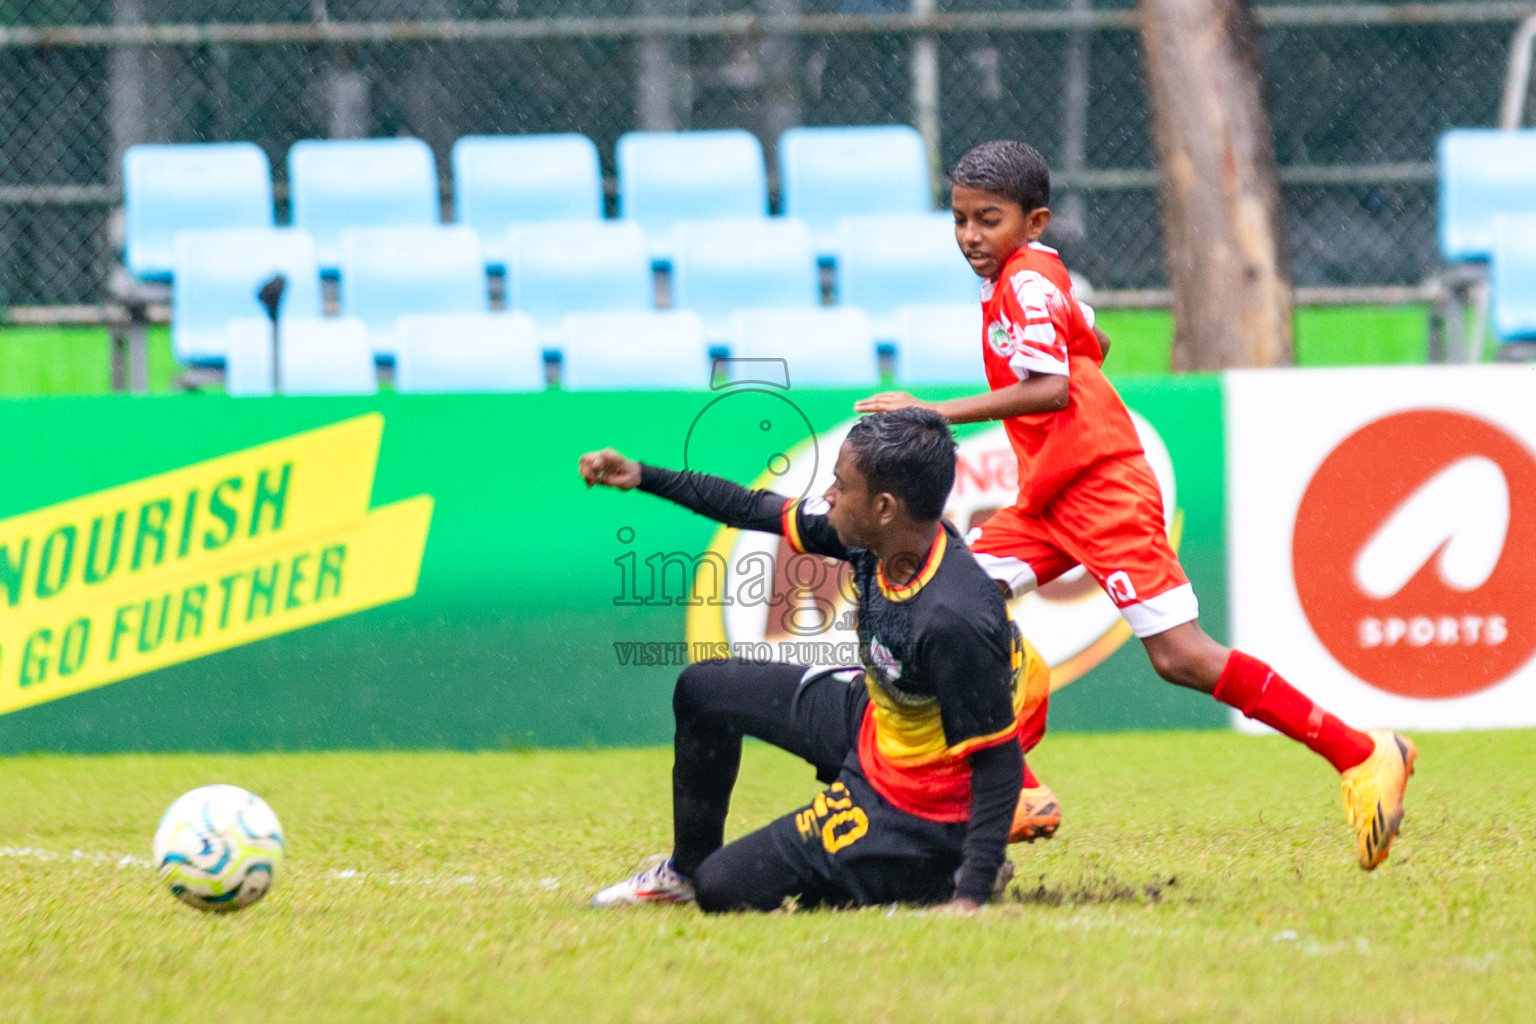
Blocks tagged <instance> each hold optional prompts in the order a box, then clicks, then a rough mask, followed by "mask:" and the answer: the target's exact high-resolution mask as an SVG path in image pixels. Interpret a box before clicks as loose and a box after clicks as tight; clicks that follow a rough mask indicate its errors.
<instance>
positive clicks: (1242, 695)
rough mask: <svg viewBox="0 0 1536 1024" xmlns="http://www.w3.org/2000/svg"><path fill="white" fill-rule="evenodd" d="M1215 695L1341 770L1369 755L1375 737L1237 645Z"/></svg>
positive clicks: (1224, 702) (1218, 681)
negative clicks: (1349, 723)
mask: <svg viewBox="0 0 1536 1024" xmlns="http://www.w3.org/2000/svg"><path fill="white" fill-rule="evenodd" d="M1214 696H1215V698H1216V699H1217V700H1219V701H1221V702H1222V703H1223V704H1229V705H1231V706H1232V707H1234V708H1237V710H1239V711H1241V712H1242V713H1243V714H1245V715H1247V716H1248V717H1249V718H1252V719H1254V720H1255V721H1259V722H1263V723H1264V724H1265V725H1267V726H1269V727H1270V728H1271V729H1275V730H1277V731H1279V732H1282V733H1284V734H1285V735H1287V736H1289V737H1290V738H1291V739H1293V740H1297V741H1299V742H1301V743H1305V744H1306V745H1307V749H1308V750H1311V751H1313V752H1315V753H1318V754H1321V755H1322V756H1323V757H1325V758H1327V760H1328V763H1329V764H1331V765H1333V767H1334V768H1335V769H1337V770H1338V771H1341V772H1342V771H1344V770H1345V769H1346V768H1353V767H1354V766H1355V765H1357V764H1359V763H1360V762H1361V761H1364V760H1365V759H1366V758H1367V757H1370V756H1371V751H1372V750H1374V749H1375V746H1376V744H1375V742H1374V741H1373V740H1372V739H1371V738H1370V737H1369V736H1367V735H1366V734H1365V733H1363V732H1360V731H1359V730H1358V729H1351V728H1350V727H1349V726H1347V725H1345V724H1344V723H1343V722H1341V721H1339V720H1338V719H1337V718H1335V717H1334V716H1333V715H1330V714H1328V713H1327V712H1326V711H1324V710H1323V709H1322V708H1320V707H1318V706H1317V705H1316V704H1314V703H1312V701H1311V699H1310V698H1308V697H1307V695H1306V694H1304V693H1302V692H1301V691H1300V690H1298V689H1296V687H1294V686H1292V685H1291V684H1290V683H1288V682H1286V681H1285V680H1284V679H1282V678H1280V675H1279V673H1277V672H1276V671H1275V670H1274V669H1272V668H1270V667H1269V666H1268V665H1266V664H1264V663H1263V662H1262V661H1260V660H1259V659H1257V658H1251V657H1249V656H1248V655H1246V654H1244V653H1243V652H1242V651H1233V652H1232V656H1231V657H1230V658H1228V659H1227V667H1226V668H1224V669H1222V672H1221V678H1220V679H1219V680H1217V681H1216V692H1215V694H1214Z"/></svg>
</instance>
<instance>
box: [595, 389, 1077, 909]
mask: <svg viewBox="0 0 1536 1024" xmlns="http://www.w3.org/2000/svg"><path fill="white" fill-rule="evenodd" d="M580 471H581V475H582V478H583V479H584V480H586V482H587V484H588V485H589V486H592V485H597V484H601V485H603V486H607V487H615V488H619V489H621V490H630V489H632V488H635V487H639V488H640V489H641V490H644V491H649V492H650V493H652V494H656V495H659V496H661V497H663V498H667V499H669V500H671V501H674V502H676V503H678V504H679V505H682V506H684V507H686V508H690V509H692V510H693V511H695V512H698V513H700V514H702V515H706V516H709V517H710V518H711V519H715V520H718V521H720V522H722V523H725V524H727V525H729V526H734V527H739V528H743V529H752V530H762V531H766V532H770V533H780V534H783V535H784V536H785V537H786V538H787V539H788V540H789V543H790V545H791V546H792V547H793V548H794V549H795V550H796V551H801V552H810V553H814V554H820V555H826V556H830V557H832V558H838V559H842V560H845V561H847V562H850V563H852V566H853V569H854V579H855V582H856V585H857V592H858V637H859V652H860V660H861V662H862V663H863V666H864V667H863V670H862V673H860V672H859V670H857V669H854V670H841V671H839V670H836V669H815V668H807V667H805V666H803V665H787V664H775V663H770V664H761V663H749V662H744V661H738V660H735V659H730V660H723V661H707V662H701V663H699V664H695V665H691V666H689V667H688V668H687V669H685V670H684V671H683V673H682V675H681V676H679V677H678V681H677V688H676V691H675V693H674V696H673V700H672V706H673V711H674V713H675V715H676V718H677V731H676V736H675V740H674V744H675V759H674V763H673V769H672V798H673V849H672V853H671V855H670V856H669V857H667V856H663V857H657V858H655V859H653V861H652V862H650V863H649V864H647V865H645V866H643V867H642V869H641V870H640V871H639V872H638V873H637V874H635V875H634V876H633V877H631V878H628V879H626V880H624V881H622V882H619V883H617V884H615V885H612V886H610V887H608V888H607V889H604V890H603V891H602V892H600V893H598V894H597V895H596V896H595V897H593V899H592V903H593V905H594V906H621V905H627V904H636V903H686V902H691V901H694V900H697V902H698V904H699V906H700V907H701V908H702V909H704V910H706V911H710V912H718V911H729V910H773V909H776V908H778V907H779V906H780V905H781V904H782V903H783V902H784V900H785V899H786V898H794V899H796V900H798V901H799V903H800V905H801V906H815V905H820V904H827V905H833V906H863V905H868V904H877V903H892V902H909V903H924V904H932V903H943V902H945V901H952V904H953V906H954V907H955V908H956V909H975V908H977V907H979V906H980V905H981V904H983V903H985V902H986V901H987V899H988V898H989V897H990V896H991V895H992V892H993V887H994V882H995V880H996V879H997V878H998V877H999V869H1000V868H1001V867H1002V865H1003V861H1004V852H1005V850H1006V845H1007V841H1008V831H1009V825H1010V823H1011V822H1012V818H1013V812H1014V807H1015V804H1016V803H1017V801H1018V796H1019V787H1020V784H1021V782H1022V778H1023V770H1024V759H1023V754H1024V750H1025V747H1024V745H1023V744H1021V738H1020V723H1021V722H1023V721H1025V720H1027V719H1028V718H1029V717H1030V715H1031V713H1032V712H1033V711H1034V710H1035V709H1036V708H1038V707H1039V706H1040V704H1041V703H1042V702H1043V701H1045V700H1046V699H1047V696H1048V692H1049V689H1050V683H1049V680H1050V674H1049V670H1048V669H1047V668H1046V666H1045V663H1044V662H1043V661H1042V660H1041V659H1040V657H1039V655H1038V654H1036V653H1035V652H1034V650H1033V649H1032V648H1031V647H1030V646H1029V645H1028V644H1027V643H1026V642H1025V641H1024V639H1023V638H1022V637H1021V636H1020V634H1019V631H1018V628H1017V627H1016V626H1015V625H1014V623H1013V621H1012V619H1011V618H1010V617H1009V615H1008V609H1007V606H1006V604H1005V603H1004V601H1003V598H1002V595H1001V594H1000V592H999V591H998V588H997V585H996V584H994V583H993V582H992V581H991V579H989V578H988V577H987V575H986V573H985V572H984V571H982V569H981V568H980V567H979V566H978V565H977V564H976V562H975V560H974V559H973V558H972V557H971V554H970V552H969V551H968V550H967V549H966V547H965V544H964V542H963V541H962V540H961V538H960V536H959V535H958V534H957V533H956V532H955V530H954V527H952V526H951V525H950V524H948V523H947V522H945V521H944V520H942V519H941V518H940V513H941V512H942V511H943V507H944V502H945V499H946V498H947V497H948V495H949V491H950V488H951V486H953V483H954V476H955V442H954V439H953V437H952V436H951V434H950V431H949V425H948V423H947V422H946V421H945V420H944V419H943V418H942V417H940V416H938V415H937V414H935V413H932V412H929V411H926V410H921V409H902V410H899V411H896V412H884V413H877V414H875V415H871V416H866V417H864V418H863V419H861V420H859V421H858V422H857V423H856V424H855V425H854V427H853V429H852V430H850V431H849V433H848V437H847V440H846V441H844V442H843V446H842V449H841V451H840V452H839V453H838V457H837V463H836V467H835V469H834V474H833V484H832V486H831V487H830V488H829V489H828V490H827V493H826V495H825V511H812V510H811V509H810V508H808V507H807V506H808V505H809V504H811V503H810V502H801V501H791V500H790V499H788V498H785V497H784V496H782V495H778V494H774V493H771V492H768V491H749V490H747V489H746V488H743V487H740V486H738V485H736V484H734V483H731V482H730V481H728V480H722V479H720V478H719V477H713V476H707V475H704V474H699V473H688V472H681V473H679V472H674V471H671V470H666V469H659V468H657V467H654V466H646V465H641V464H640V463H638V462H635V461H634V460H632V459H628V458H626V457H625V456H623V455H621V454H619V453H618V452H616V451H614V450H612V449H607V450H604V451H600V452H592V453H589V454H587V455H584V456H582V458H581V463H580ZM816 504H818V505H819V504H820V503H816ZM861 674H862V680H859V676H860V675H861ZM743 735H749V736H756V737H758V738H760V739H763V740H766V741H767V742H769V743H772V744H774V745H775V746H778V747H781V748H783V749H784V750H787V751H789V752H791V753H793V754H795V755H797V756H799V757H802V758H804V759H805V760H806V761H807V762H809V763H810V764H811V765H813V766H814V767H815V768H816V770H817V777H818V778H819V779H820V780H821V781H823V782H828V783H830V787H829V788H828V789H827V790H825V791H824V792H822V793H821V794H819V795H818V796H817V797H816V799H815V800H814V801H813V802H812V803H811V804H809V805H808V806H806V807H804V808H802V809H801V810H799V811H796V812H794V813H791V814H787V815H785V816H784V817H782V818H779V819H778V820H776V821H774V822H772V823H771V824H769V825H767V826H766V827H764V828H761V829H759V830H757V831H756V832H753V833H751V834H750V835H747V836H744V837H743V838H741V839H738V840H736V841H735V842H733V843H731V844H729V845H724V828H725V818H726V812H727V810H728V808H729V806H730V798H731V790H732V788H733V787H734V785H735V782H736V774H737V770H738V769H739V767H740V763H741V738H742V736H743ZM1032 739H1035V740H1037V739H1038V736H1034V737H1032ZM1025 742H1028V740H1026V741H1025Z"/></svg>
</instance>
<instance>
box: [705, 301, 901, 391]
mask: <svg viewBox="0 0 1536 1024" xmlns="http://www.w3.org/2000/svg"><path fill="white" fill-rule="evenodd" d="M730 352H731V355H732V356H733V357H736V358H746V359H783V360H785V361H786V362H787V363H788V365H789V382H790V386H791V387H854V386H873V385H876V384H878V383H879V382H880V370H879V365H878V361H877V360H876V357H875V341H874V335H873V333H872V332H871V330H870V326H869V317H868V316H866V315H865V314H864V311H863V310H861V309H854V308H852V307H847V306H845V307H842V308H840V309H758V310H742V311H741V312H738V313H737V314H736V315H735V316H734V317H732V318H731V348H730Z"/></svg>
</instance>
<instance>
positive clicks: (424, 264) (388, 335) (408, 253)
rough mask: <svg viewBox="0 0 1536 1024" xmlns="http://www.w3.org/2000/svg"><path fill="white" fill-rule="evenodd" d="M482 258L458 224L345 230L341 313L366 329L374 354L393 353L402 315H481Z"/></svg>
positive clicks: (486, 301) (475, 241)
mask: <svg viewBox="0 0 1536 1024" xmlns="http://www.w3.org/2000/svg"><path fill="white" fill-rule="evenodd" d="M490 308H491V299H490V293H489V291H488V289H487V287H486V280H485V260H484V257H482V256H481V255H480V239H479V238H478V237H477V236H476V235H475V232H474V229H472V228H467V227H464V226H463V225H459V224H454V225H438V226H430V227H389V228H348V229H347V230H346V231H343V232H342V235H341V311H342V312H343V313H346V314H347V315H348V316H355V317H360V318H361V319H362V321H363V322H364V323H365V324H367V325H368V336H369V339H370V341H371V343H372V345H373V350H374V352H375V354H377V355H379V356H381V357H385V358H390V357H393V356H394V353H395V320H396V318H398V317H400V316H402V315H404V314H406V313H486V312H489V311H490Z"/></svg>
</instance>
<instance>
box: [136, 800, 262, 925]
mask: <svg viewBox="0 0 1536 1024" xmlns="http://www.w3.org/2000/svg"><path fill="white" fill-rule="evenodd" d="M282 863H283V829H282V826H281V825H279V824H278V823H277V815H275V814H273V813H272V808H270V807H268V806H267V804H266V801H264V800H262V798H261V797H259V796H257V795H256V794H255V793H250V792H247V791H246V790H243V789H241V788H240V787H239V786H225V785H216V786H200V787H199V788H197V789H194V790H192V791H191V792H190V793H186V794H183V795H182V796H181V797H179V798H178V799H177V800H176V802H175V803H173V804H171V806H170V807H169V808H168V809H167V810H166V812H165V815H164V816H163V817H162V818H161V819H160V827H159V828H158V829H156V830H155V870H156V871H158V872H159V873H160V880H161V881H162V882H164V883H165V885H166V888H168V889H170V890H171V895H172V896H175V897H176V898H177V899H179V900H181V901H182V902H183V903H186V904H188V905H189V906H193V907H196V908H197V909H198V910H212V911H218V912H227V911H231V910H240V909H242V908H244V907H248V906H250V905H251V904H252V903H255V902H256V901H257V900H259V899H261V898H262V897H263V896H265V895H266V894H267V890H268V889H270V888H271V887H272V880H273V878H275V877H276V876H277V869H278V868H279V867H280V866H281V865H282Z"/></svg>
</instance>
